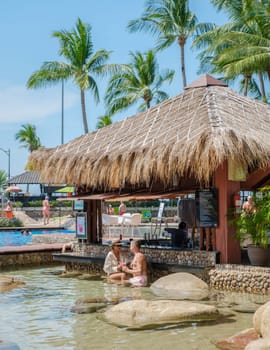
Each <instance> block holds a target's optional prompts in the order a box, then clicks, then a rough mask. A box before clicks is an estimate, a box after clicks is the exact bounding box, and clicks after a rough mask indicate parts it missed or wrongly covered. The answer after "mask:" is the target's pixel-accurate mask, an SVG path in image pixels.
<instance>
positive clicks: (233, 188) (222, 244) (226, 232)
mask: <svg viewBox="0 0 270 350" xmlns="http://www.w3.org/2000/svg"><path fill="white" fill-rule="evenodd" d="M214 185H215V187H216V188H217V189H218V204H219V205H218V207H219V225H218V227H217V229H216V248H217V250H218V251H220V262H221V263H222V264H227V263H229V264H230V263H231V264H239V263H241V250H240V244H239V242H238V241H237V240H236V238H235V232H234V229H233V227H232V225H229V222H228V220H229V218H228V213H229V212H230V210H232V208H233V195H234V193H235V192H239V191H240V182H239V181H229V180H228V164H227V161H225V162H224V163H223V164H222V165H221V166H219V167H218V168H217V170H216V171H215V174H214Z"/></svg>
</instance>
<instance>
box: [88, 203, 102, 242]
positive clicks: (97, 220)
mask: <svg viewBox="0 0 270 350" xmlns="http://www.w3.org/2000/svg"><path fill="white" fill-rule="evenodd" d="M86 203H87V204H86V212H87V239H86V242H87V243H99V242H101V241H102V221H101V201H100V200H87V201H86Z"/></svg>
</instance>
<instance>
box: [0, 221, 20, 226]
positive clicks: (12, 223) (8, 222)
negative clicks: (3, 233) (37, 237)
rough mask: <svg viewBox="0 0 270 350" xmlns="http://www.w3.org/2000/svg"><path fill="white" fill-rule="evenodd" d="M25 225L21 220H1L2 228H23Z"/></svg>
mask: <svg viewBox="0 0 270 350" xmlns="http://www.w3.org/2000/svg"><path fill="white" fill-rule="evenodd" d="M22 226H23V223H22V222H21V220H19V219H0V227H22Z"/></svg>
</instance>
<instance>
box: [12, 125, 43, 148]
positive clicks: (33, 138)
mask: <svg viewBox="0 0 270 350" xmlns="http://www.w3.org/2000/svg"><path fill="white" fill-rule="evenodd" d="M15 139H16V140H18V141H19V142H20V143H21V145H22V147H24V148H27V149H28V151H29V152H30V153H31V152H33V151H35V150H37V149H38V148H39V147H41V142H40V139H39V137H38V136H37V132H36V127H35V125H32V124H24V125H22V128H21V129H20V130H19V131H18V132H17V133H16V135H15Z"/></svg>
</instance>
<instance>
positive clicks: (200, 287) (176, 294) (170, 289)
mask: <svg viewBox="0 0 270 350" xmlns="http://www.w3.org/2000/svg"><path fill="white" fill-rule="evenodd" d="M150 289H151V290H152V292H153V293H154V294H156V295H159V296H164V297H166V298H173V299H188V300H201V299H204V298H206V297H207V296H208V294H209V288H208V285H207V284H206V283H205V282H204V281H202V280H201V279H199V278H198V277H196V276H194V275H192V274H190V273H186V272H178V273H173V274H170V275H168V276H165V277H161V278H159V279H158V280H157V281H155V282H154V283H153V284H152V285H151V287H150Z"/></svg>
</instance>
